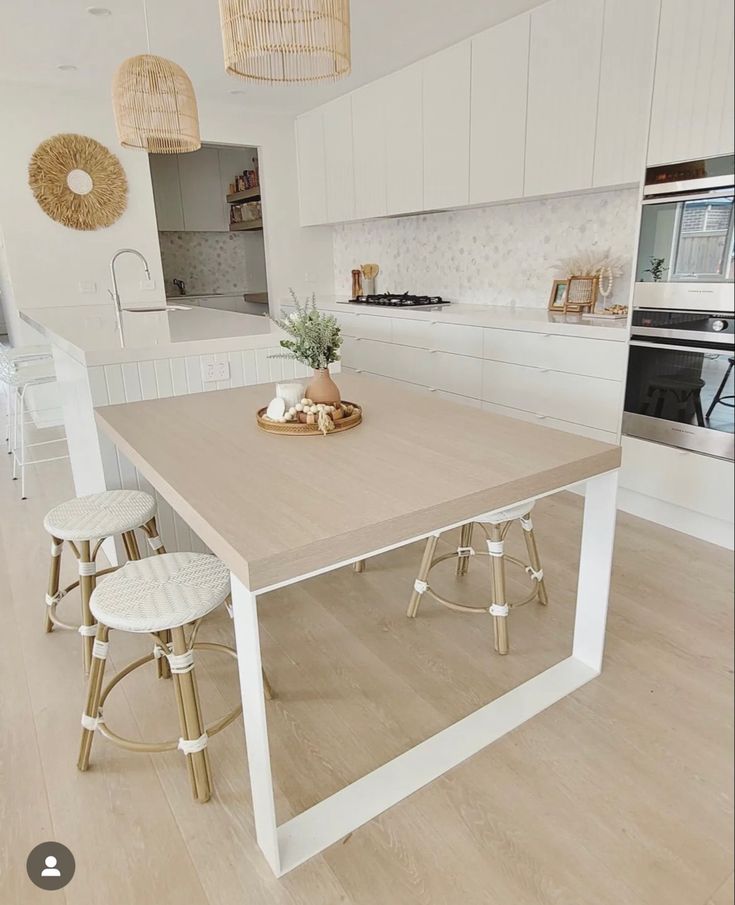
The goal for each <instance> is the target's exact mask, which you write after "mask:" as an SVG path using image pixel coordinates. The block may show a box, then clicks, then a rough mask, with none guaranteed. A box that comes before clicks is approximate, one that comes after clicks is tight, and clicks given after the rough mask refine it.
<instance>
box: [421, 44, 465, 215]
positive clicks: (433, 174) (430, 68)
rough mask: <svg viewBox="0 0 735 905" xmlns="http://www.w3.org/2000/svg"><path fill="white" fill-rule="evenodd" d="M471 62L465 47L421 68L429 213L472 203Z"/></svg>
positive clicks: (436, 57)
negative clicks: (470, 185) (470, 189)
mask: <svg viewBox="0 0 735 905" xmlns="http://www.w3.org/2000/svg"><path fill="white" fill-rule="evenodd" d="M470 56H471V45H470V42H469V41H463V42H462V43H461V44H455V45H454V46H452V47H448V48H447V49H446V50H442V51H441V52H440V53H435V54H433V55H432V56H430V57H427V59H425V60H424V62H423V91H422V94H423V104H422V108H423V122H424V130H423V131H424V209H425V210H435V209H441V208H446V207H456V206H458V205H461V204H467V202H468V200H469V168H470Z"/></svg>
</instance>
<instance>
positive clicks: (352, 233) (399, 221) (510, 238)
mask: <svg viewBox="0 0 735 905" xmlns="http://www.w3.org/2000/svg"><path fill="white" fill-rule="evenodd" d="M637 217H638V190H637V189H617V190H614V191H608V192H599V193H594V194H589V195H574V196H569V197H564V198H550V199H546V200H536V201H523V202H520V203H513V204H499V205H493V206H490V207H482V208H474V209H472V210H461V211H447V212H443V213H437V214H420V215H417V216H415V217H397V218H391V219H386V220H368V221H365V222H361V223H346V224H341V225H339V226H336V227H335V228H334V266H335V293H336V294H337V295H338V296H345V295H349V294H350V288H351V286H350V271H351V270H352V269H353V267H359V266H360V264H365V263H368V262H370V263H373V262H374V263H376V264H379V265H380V274H379V275H378V278H377V282H376V291H378V292H385V291H390V292H406V291H408V292H415V293H422V294H427V295H441V296H444V297H445V298H448V299H450V300H451V301H456V302H471V303H475V304H486V305H512V304H515V305H518V306H520V307H534V308H535V307H546V305H547V304H548V300H549V293H550V291H551V284H552V280H553V279H554V272H553V270H552V269H551V268H552V267H553V265H554V264H555V263H556V262H557V261H558V260H559V259H560V258H564V257H568V256H570V255H573V254H575V253H578V252H582V251H587V250H591V249H599V250H601V251H604V250H608V249H609V250H610V252H611V254H613V255H618V256H620V257H621V258H622V259H623V261H624V273H623V275H622V276H621V277H619V278H617V279H616V281H615V287H614V290H613V293H612V296H611V297H610V300H609V303H615V302H617V303H619V304H627V301H628V291H629V281H630V268H631V262H632V257H633V250H634V242H635V229H636V226H635V224H636V222H637Z"/></svg>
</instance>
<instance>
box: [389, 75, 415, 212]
mask: <svg viewBox="0 0 735 905" xmlns="http://www.w3.org/2000/svg"><path fill="white" fill-rule="evenodd" d="M381 81H382V82H383V98H384V103H385V110H384V113H385V140H386V170H385V196H386V197H385V201H386V212H387V213H388V214H406V213H411V212H412V211H420V210H423V207H424V146H423V119H422V102H421V86H422V67H421V64H419V63H417V64H416V65H414V66H409V67H407V68H406V69H401V70H400V71H399V72H394V73H393V74H392V75H389V76H386V78H384V79H382V80H381Z"/></svg>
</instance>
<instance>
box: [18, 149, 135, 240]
mask: <svg viewBox="0 0 735 905" xmlns="http://www.w3.org/2000/svg"><path fill="white" fill-rule="evenodd" d="M28 183H29V185H30V187H31V189H32V191H33V195H34V197H35V199H36V201H37V202H38V203H39V205H40V206H41V208H42V209H43V210H44V212H45V213H46V214H48V216H49V217H51V219H52V220H56V221H57V222H58V223H63V225H64V226H68V227H70V228H71V229H83V230H91V229H102V228H104V227H106V226H111V225H112V224H113V223H114V222H115V221H116V220H118V219H119V218H120V216H121V215H122V213H123V211H124V210H125V208H126V206H127V203H128V180H127V178H126V177H125V170H123V168H122V164H121V163H120V161H119V160H118V158H117V157H116V156H115V155H114V154H113V153H112V152H111V151H108V149H107V148H106V147H105V146H104V145H101V144H100V143H99V142H98V141H95V140H94V139H93V138H88V137H87V136H86V135H75V134H73V133H67V134H62V135H54V136H53V137H52V138H48V139H46V141H44V142H41V144H40V145H39V146H38V147H37V148H36V150H35V151H34V152H33V156H32V157H31V162H30V164H29V165H28Z"/></svg>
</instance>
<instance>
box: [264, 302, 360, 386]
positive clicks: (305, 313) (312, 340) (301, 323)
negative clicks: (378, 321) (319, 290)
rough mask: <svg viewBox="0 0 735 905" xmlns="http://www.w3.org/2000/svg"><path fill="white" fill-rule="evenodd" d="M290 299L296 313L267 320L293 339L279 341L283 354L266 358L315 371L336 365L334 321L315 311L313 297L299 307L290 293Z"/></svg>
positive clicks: (338, 343) (337, 343)
mask: <svg viewBox="0 0 735 905" xmlns="http://www.w3.org/2000/svg"><path fill="white" fill-rule="evenodd" d="M291 298H292V299H293V303H294V307H295V308H296V310H295V311H294V312H293V313H292V314H288V315H286V317H282V318H279V319H276V318H271V320H272V321H273V323H274V324H275V325H276V326H277V327H280V328H281V330H283V331H284V332H285V333H288V335H289V336H291V337H293V339H282V340H281V347H282V348H284V349H286V350H287V351H286V352H280V353H278V354H276V355H270V356H269V357H270V358H288V359H291V360H292V361H300V362H302V363H303V364H305V365H308V366H309V367H310V368H314V370H315V371H321V370H323V369H324V368H327V367H329V365H330V364H332V362H334V361H339V357H340V356H339V350H340V346H341V345H342V336H341V331H340V326H339V324H338V323H337V320H336V318H335V317H334V316H333V315H331V314H324V313H323V312H322V311H319V310H318V309H317V307H316V295H312V297H311V299H310V300H308V301H306V302H305V303H304V304H303V305H301V304H300V302H299V300H298V298H297V297H296V293H295V292H294V291H293V289H291Z"/></svg>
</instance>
